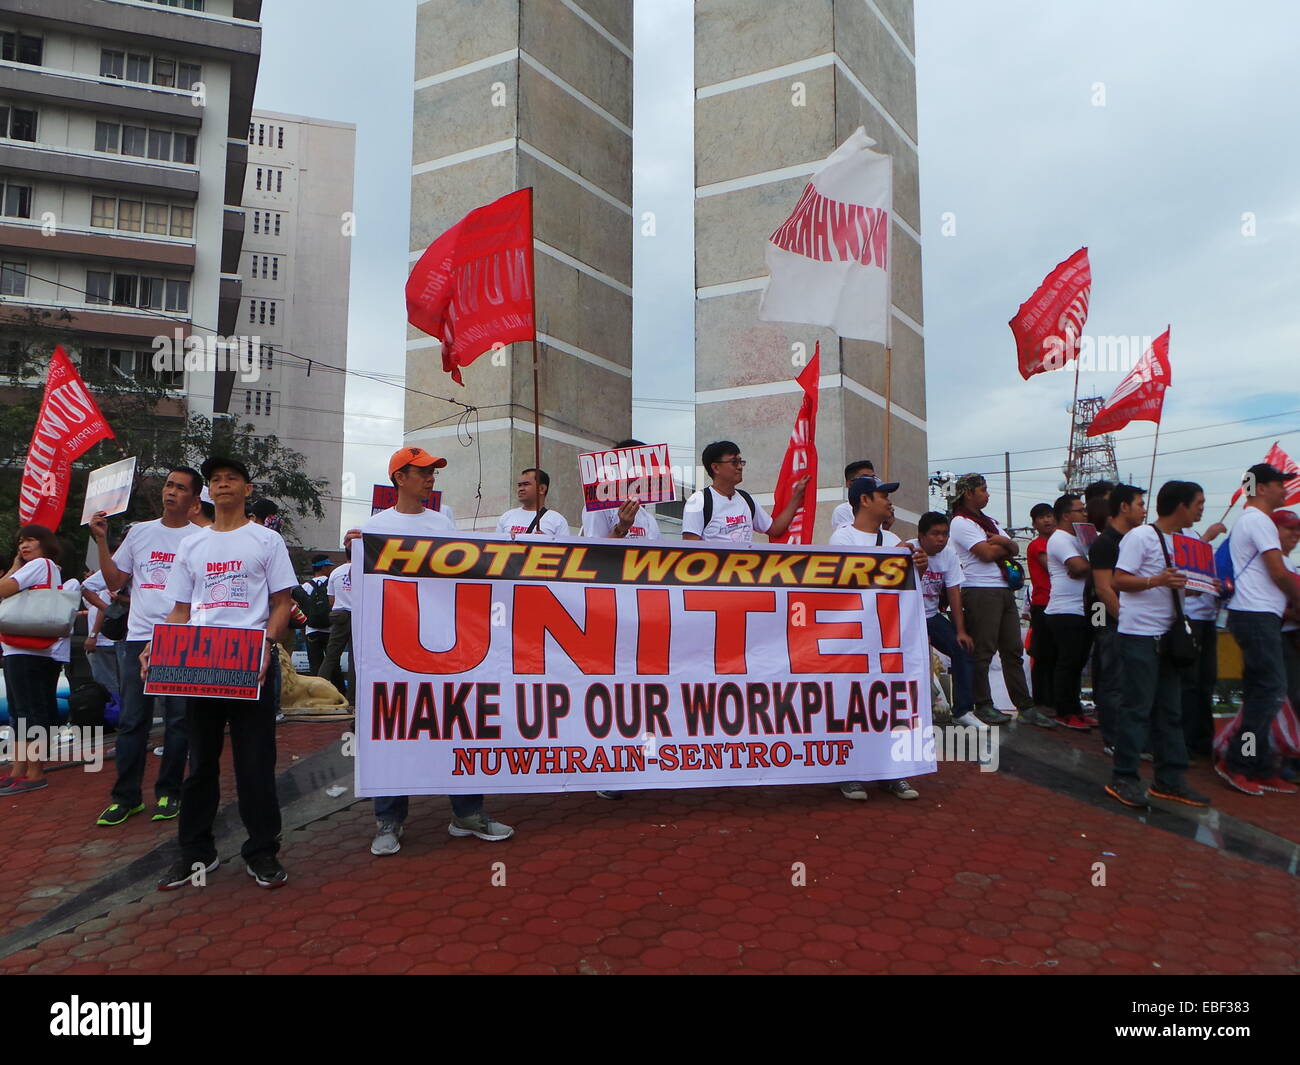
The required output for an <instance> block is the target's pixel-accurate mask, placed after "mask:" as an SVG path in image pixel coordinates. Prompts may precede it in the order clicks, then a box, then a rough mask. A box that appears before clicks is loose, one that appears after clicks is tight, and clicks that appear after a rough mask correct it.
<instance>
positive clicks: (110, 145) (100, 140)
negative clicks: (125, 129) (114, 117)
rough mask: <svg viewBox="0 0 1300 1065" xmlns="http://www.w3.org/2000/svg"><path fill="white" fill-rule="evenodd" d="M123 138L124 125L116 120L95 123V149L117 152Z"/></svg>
mask: <svg viewBox="0 0 1300 1065" xmlns="http://www.w3.org/2000/svg"><path fill="white" fill-rule="evenodd" d="M121 138H122V127H121V126H119V125H118V124H117V123H116V122H96V123H95V151H97V152H116V151H117V146H118V143H119V142H120V141H121Z"/></svg>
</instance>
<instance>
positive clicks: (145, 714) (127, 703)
mask: <svg viewBox="0 0 1300 1065" xmlns="http://www.w3.org/2000/svg"><path fill="white" fill-rule="evenodd" d="M147 642H148V641H147V640H130V641H126V640H123V641H121V642H119V643H118V644H116V651H117V666H118V668H117V674H118V684H119V686H120V691H119V694H118V698H119V700H120V702H121V705H122V714H121V716H120V717H119V718H118V721H117V752H116V754H115V756H114V757H115V760H116V762H117V781H116V783H114V785H113V801H114V802H117V803H121V804H122V805H123V806H126V807H128V808H130V809H134V808H135V807H137V806H139V805H140V804H141V803H142V802H144V798H143V784H144V767H145V763H146V762H147V761H148V760H149V750H150V743H149V731H150V729H151V728H152V727H153V713H154V703H155V700H156V701H157V703H158V706H159V708H160V709H161V711H162V719H163V756H162V765H160V766H159V767H158V781H157V783H156V784H155V785H154V796H155V797H156V798H159V799H161V798H163V797H164V796H165V797H166V798H169V799H179V798H180V797H181V784H182V783H183V782H184V780H185V762H186V760H187V758H188V757H189V753H190V742H189V731H188V729H187V728H186V726H185V700H184V699H181V698H178V697H177V696H174V695H145V693H144V681H142V680H141V679H140V652H141V651H143V650H144V645H145V644H146V643H147ZM95 653H96V654H99V653H100V652H99V651H96V652H95Z"/></svg>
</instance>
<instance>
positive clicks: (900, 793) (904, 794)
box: [885, 780, 921, 799]
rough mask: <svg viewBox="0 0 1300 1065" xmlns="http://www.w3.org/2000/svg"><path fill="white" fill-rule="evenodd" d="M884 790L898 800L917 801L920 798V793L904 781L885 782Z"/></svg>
mask: <svg viewBox="0 0 1300 1065" xmlns="http://www.w3.org/2000/svg"><path fill="white" fill-rule="evenodd" d="M885 790H886V791H887V792H889V794H890V795H893V796H894V797H895V798H899V799H919V798H920V797H921V793H920V792H919V791H917V790H916V789H915V788H914V787H912V785H911V784H909V783H908V782H907V781H906V780H887V781H885Z"/></svg>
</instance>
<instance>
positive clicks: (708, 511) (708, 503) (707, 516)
mask: <svg viewBox="0 0 1300 1065" xmlns="http://www.w3.org/2000/svg"><path fill="white" fill-rule="evenodd" d="M736 494H737V495H738V496H740V498H741V499H743V500H744V501H745V502H746V503H748V504H749V520H750V521H751V522H752V521H753V520H754V514H755V510H754V497H753V496H752V495H750V494H749V493H748V492H746V491H745V490H744V489H743V488H737V489H736ZM712 520H713V492H712V491H711V490H710V489H709V488H708V487H706V488H705V489H704V524H703V525H701V526H700V531H701V532H703V531H704V530H705V529H707V528H708V527H709V522H711V521H712Z"/></svg>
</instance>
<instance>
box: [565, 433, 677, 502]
mask: <svg viewBox="0 0 1300 1065" xmlns="http://www.w3.org/2000/svg"><path fill="white" fill-rule="evenodd" d="M668 463H669V460H668V445H667V444H638V445H635V446H633V447H623V448H610V449H609V450H608V451H584V452H583V453H582V454H580V455H579V456H578V475H579V477H580V479H581V481H582V501H583V507H584V509H586V510H590V511H596V510H613V509H614V508H616V507H618V506H619V505H620V504H622V503H623V502H624V501H625V500H627V499H628V498H629V497H630V496H636V499H637V502H638V503H644V504H647V505H649V504H651V503H664V502H667V501H669V500H672V499H675V498H676V488H675V487H674V486H673V471H672V467H671V466H670V465H669V464H668Z"/></svg>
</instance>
